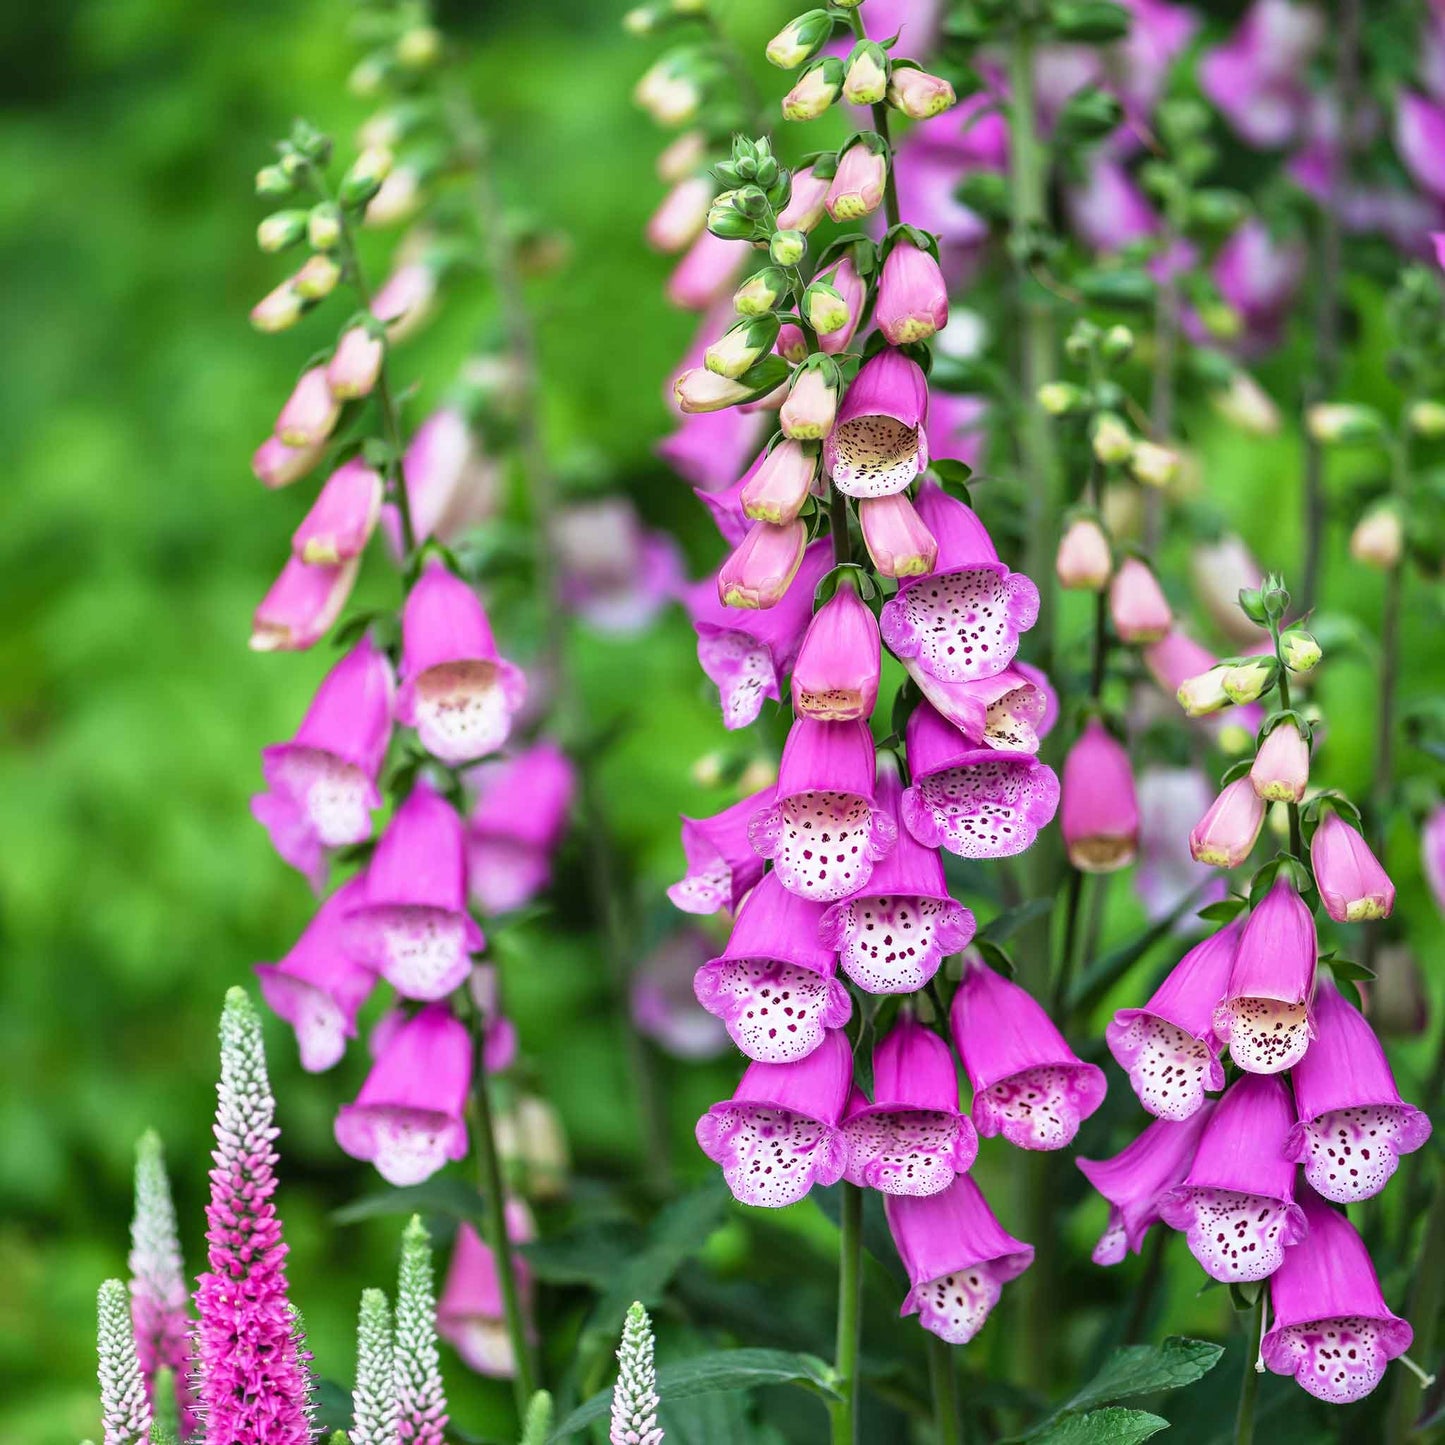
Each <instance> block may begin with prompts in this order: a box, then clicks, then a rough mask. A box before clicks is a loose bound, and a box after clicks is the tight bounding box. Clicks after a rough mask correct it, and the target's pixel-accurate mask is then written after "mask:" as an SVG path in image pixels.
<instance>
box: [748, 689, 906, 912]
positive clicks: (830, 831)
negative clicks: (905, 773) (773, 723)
mask: <svg viewBox="0 0 1445 1445" xmlns="http://www.w3.org/2000/svg"><path fill="white" fill-rule="evenodd" d="M876 778H877V763H876V758H875V755H874V751H873V736H872V734H871V733H870V732H869V731H868V724H867V723H866V722H862V721H859V722H838V723H831V722H814V721H813V720H812V719H811V718H805V717H803V718H799V719H798V720H797V721H796V722H795V723H794V724H793V727H792V731H791V732H789V734H788V741H787V743H786V744H785V746H784V748H783V758H782V762H781V763H780V764H779V767H778V784H777V793H776V797H775V800H774V802H773V803H772V805H771V806H769V807H765V808H760V809H759V810H758V811H757V812H756V813H755V814H754V815H753V818H752V821H751V822H750V823H749V824H748V836H749V838H750V839H751V840H752V844H753V847H754V849H756V851H757V852H758V853H759V854H760V855H761V856H762V857H764V858H771V859H772V860H773V871H774V872H775V873H776V874H777V877H778V881H779V882H780V883H781V884H782V885H783V887H784V888H786V889H788V890H789V891H790V892H793V893H798V894H801V895H802V896H803V897H804V898H811V899H814V900H816V901H818V902H820V903H831V902H832V901H833V900H834V899H836V898H846V897H847V896H848V895H849V894H850V893H856V892H857V891H858V890H859V889H860V888H865V887H867V885H868V880H869V878H870V877H871V876H872V873H873V865H874V864H875V863H876V862H877V861H878V860H879V859H880V858H883V857H884V856H886V854H887V853H888V850H889V849H890V848H891V847H892V846H893V843H894V840H895V837H896V830H895V828H894V824H893V820H892V818H890V817H889V816H888V815H887V814H886V813H884V812H883V811H882V810H881V809H879V808H878V807H877V806H876V804H875V802H874V786H875V782H876Z"/></svg>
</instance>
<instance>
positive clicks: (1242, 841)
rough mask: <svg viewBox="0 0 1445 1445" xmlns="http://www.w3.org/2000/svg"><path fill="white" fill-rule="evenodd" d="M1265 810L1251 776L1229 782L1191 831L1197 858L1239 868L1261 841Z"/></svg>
mask: <svg viewBox="0 0 1445 1445" xmlns="http://www.w3.org/2000/svg"><path fill="white" fill-rule="evenodd" d="M1276 731H1280V729H1276ZM1264 811H1265V810H1264V799H1263V798H1261V797H1260V795H1259V794H1258V793H1257V792H1256V791H1255V788H1254V784H1253V782H1252V781H1251V780H1250V779H1249V778H1248V777H1243V778H1236V779H1235V780H1234V781H1233V782H1232V783H1226V784H1225V785H1224V787H1223V788H1222V789H1220V792H1219V796H1218V797H1217V798H1215V800H1214V801H1213V802H1212V803H1211V804H1210V805H1209V807H1208V808H1207V809H1206V810H1205V813H1204V816H1203V817H1202V818H1201V819H1200V820H1199V821H1198V822H1197V823H1196V824H1195V825H1194V828H1193V830H1192V831H1191V832H1190V834H1189V852H1190V854H1191V856H1192V857H1193V858H1194V861H1195V862H1196V863H1208V864H1209V865H1210V866H1211V867H1213V868H1238V867H1239V865H1240V864H1241V863H1243V862H1244V861H1245V859H1246V858H1248V857H1249V855H1250V854H1251V853H1252V852H1253V851H1254V845H1255V843H1257V842H1258V841H1259V834H1260V829H1262V828H1263V827H1264Z"/></svg>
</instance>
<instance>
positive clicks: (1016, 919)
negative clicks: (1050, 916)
mask: <svg viewBox="0 0 1445 1445" xmlns="http://www.w3.org/2000/svg"><path fill="white" fill-rule="evenodd" d="M1053 907H1054V900H1053V899H1052V898H1030V899H1029V901H1028V902H1027V903H1020V904H1019V906H1018V907H1017V908H1009V909H1005V910H1004V912H1002V913H1000V914H998V915H997V917H995V918H991V919H989V921H988V922H987V923H985V924H984V926H983V927H982V928H980V929H979V931H978V937H979V938H980V939H988V940H989V941H990V942H993V943H1002V942H1003V941H1004V939H1006V938H1011V937H1013V935H1014V934H1015V933H1017V932H1018V931H1019V930H1020V929H1022V928H1027V927H1028V926H1029V924H1031V923H1033V922H1034V921H1035V920H1036V919H1039V918H1042V917H1044V915H1045V914H1047V913H1050V912H1052V911H1053Z"/></svg>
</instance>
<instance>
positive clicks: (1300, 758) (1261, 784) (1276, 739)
mask: <svg viewBox="0 0 1445 1445" xmlns="http://www.w3.org/2000/svg"><path fill="white" fill-rule="evenodd" d="M1309 782H1310V745H1309V742H1308V741H1307V740H1306V738H1305V737H1304V735H1303V734H1302V733H1301V732H1300V730H1299V728H1297V727H1296V726H1295V725H1294V723H1292V722H1288V721H1286V722H1282V723H1280V725H1279V726H1278V727H1276V728H1273V729H1272V730H1271V731H1270V733H1269V734H1268V736H1267V737H1266V738H1265V740H1264V741H1263V742H1262V743H1261V744H1260V745H1259V751H1258V752H1257V753H1256V754H1255V757H1254V763H1253V765H1252V766H1251V767H1250V770H1249V784H1250V787H1252V788H1253V789H1254V791H1255V793H1256V794H1257V795H1258V796H1259V797H1260V798H1262V799H1264V800H1265V801H1266V802H1270V803H1298V802H1299V801H1300V800H1301V799H1302V798H1303V797H1304V795H1305V789H1306V788H1307V787H1309Z"/></svg>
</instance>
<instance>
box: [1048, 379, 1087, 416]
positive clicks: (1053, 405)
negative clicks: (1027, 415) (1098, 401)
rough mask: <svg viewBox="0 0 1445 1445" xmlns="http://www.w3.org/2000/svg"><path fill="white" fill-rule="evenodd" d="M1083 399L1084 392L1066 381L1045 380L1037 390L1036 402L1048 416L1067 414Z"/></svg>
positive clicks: (1076, 408) (1078, 406) (1081, 402)
mask: <svg viewBox="0 0 1445 1445" xmlns="http://www.w3.org/2000/svg"><path fill="white" fill-rule="evenodd" d="M1084 401H1085V397H1084V393H1083V392H1082V391H1081V390H1080V389H1079V388H1078V387H1077V386H1074V385H1073V384H1072V383H1070V382H1067V381H1046V382H1044V384H1043V385H1042V386H1041V387H1039V390H1038V403H1039V405H1040V406H1041V407H1042V408H1043V409H1044V410H1045V411H1046V412H1048V414H1049V415H1050V416H1067V415H1068V414H1069V413H1070V412H1071V411H1077V410H1078V409H1079V408H1080V407H1081V406H1083V404H1084Z"/></svg>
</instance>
